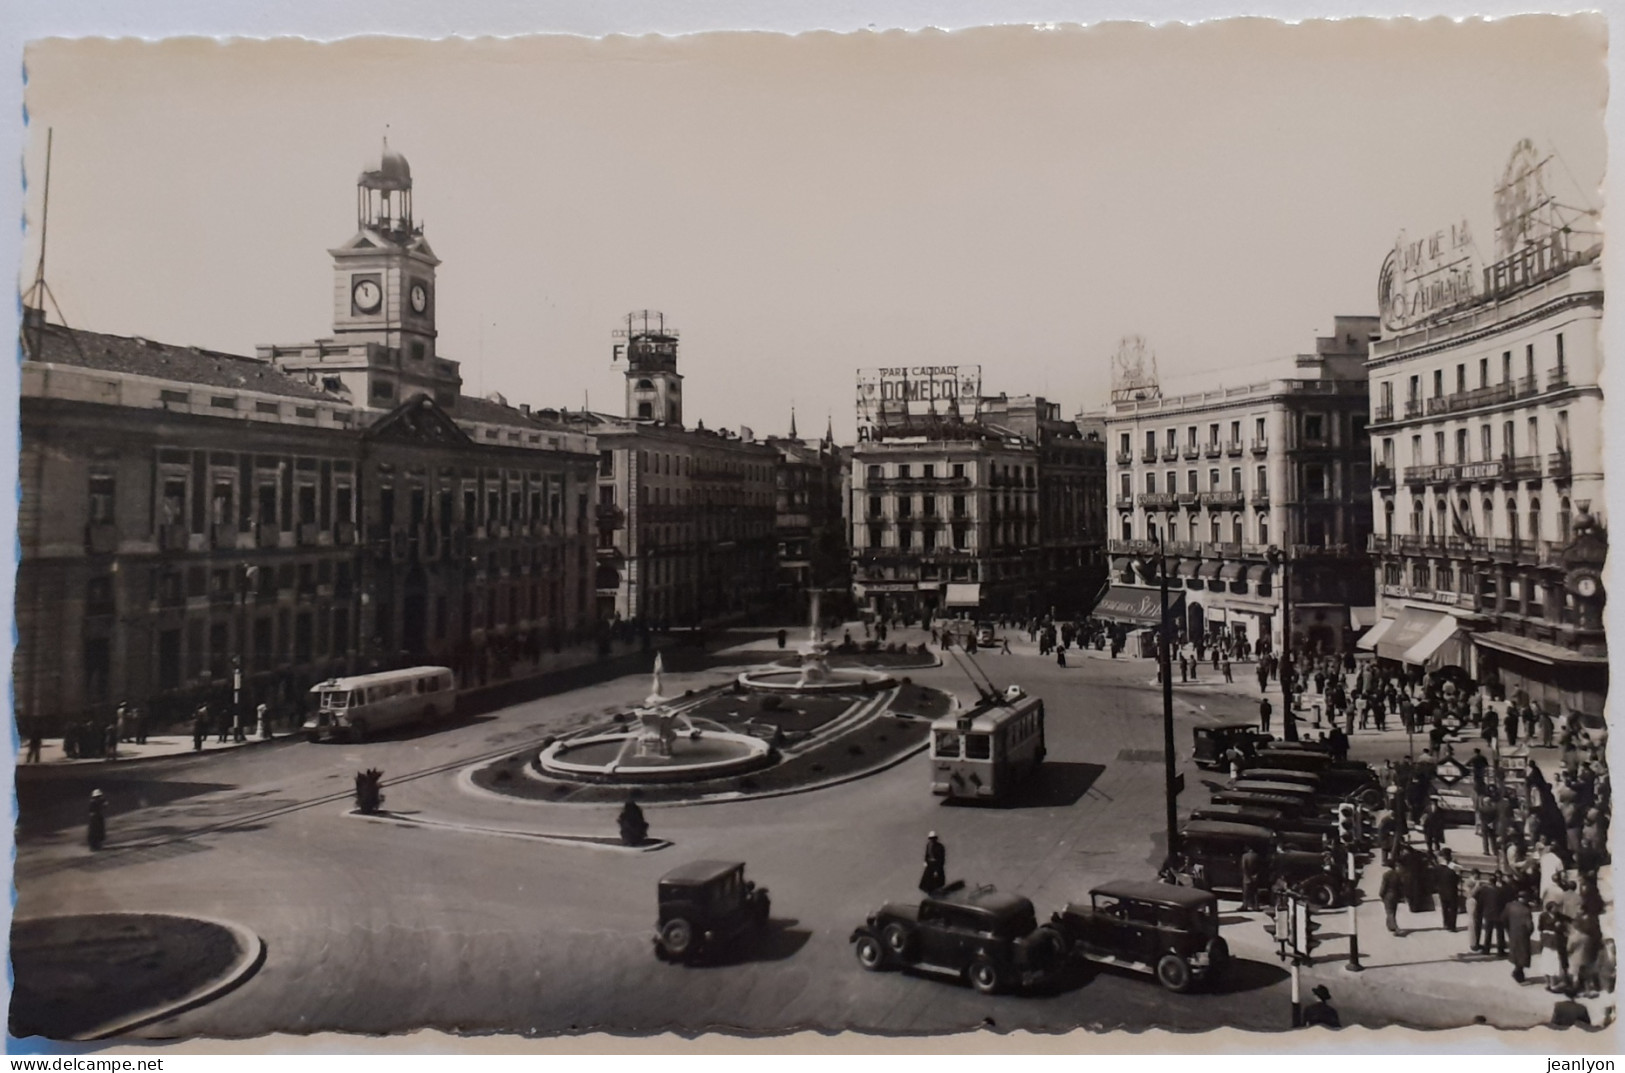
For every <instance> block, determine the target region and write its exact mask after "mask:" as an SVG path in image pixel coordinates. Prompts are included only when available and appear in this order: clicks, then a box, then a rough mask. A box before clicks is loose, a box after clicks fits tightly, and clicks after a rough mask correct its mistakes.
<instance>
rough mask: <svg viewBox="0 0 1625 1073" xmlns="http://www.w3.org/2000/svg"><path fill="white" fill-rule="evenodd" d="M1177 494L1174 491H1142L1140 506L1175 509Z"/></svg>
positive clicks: (1150, 508)
mask: <svg viewBox="0 0 1625 1073" xmlns="http://www.w3.org/2000/svg"><path fill="white" fill-rule="evenodd" d="M1175 502H1176V499H1175V496H1174V494H1173V493H1172V492H1141V493H1140V506H1142V507H1144V508H1145V509H1146V510H1173V509H1174V503H1175Z"/></svg>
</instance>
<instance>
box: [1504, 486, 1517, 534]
mask: <svg viewBox="0 0 1625 1073" xmlns="http://www.w3.org/2000/svg"><path fill="white" fill-rule="evenodd" d="M1507 538H1508V539H1509V540H1513V541H1516V540H1517V539H1518V501H1517V500H1516V499H1514V498H1513V497H1512V496H1507Z"/></svg>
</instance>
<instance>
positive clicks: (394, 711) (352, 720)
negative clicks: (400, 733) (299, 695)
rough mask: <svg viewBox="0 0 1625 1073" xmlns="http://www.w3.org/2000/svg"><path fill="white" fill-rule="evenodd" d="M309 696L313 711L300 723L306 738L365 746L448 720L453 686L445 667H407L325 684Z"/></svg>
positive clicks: (454, 702)
mask: <svg viewBox="0 0 1625 1073" xmlns="http://www.w3.org/2000/svg"><path fill="white" fill-rule="evenodd" d="M310 695H311V700H312V707H313V709H314V711H312V713H311V714H310V716H309V717H308V718H307V719H306V720H305V726H304V730H305V736H306V737H307V738H309V739H310V740H311V741H320V740H322V739H323V738H340V737H342V738H345V739H347V740H349V741H365V740H366V738H367V735H369V734H376V733H378V732H379V731H384V730H394V729H396V728H399V727H404V726H410V725H411V724H413V723H420V722H422V723H428V722H433V721H435V720H437V719H448V718H450V717H451V714H452V711H453V710H454V709H455V708H456V705H457V684H456V682H455V681H454V680H453V678H452V674H451V668H449V667H408V668H406V669H405V670H401V671H380V672H379V673H377V674H358V675H355V676H354V677H351V678H329V679H328V680H327V681H325V682H320V683H318V684H316V685H314V686H311V687H310Z"/></svg>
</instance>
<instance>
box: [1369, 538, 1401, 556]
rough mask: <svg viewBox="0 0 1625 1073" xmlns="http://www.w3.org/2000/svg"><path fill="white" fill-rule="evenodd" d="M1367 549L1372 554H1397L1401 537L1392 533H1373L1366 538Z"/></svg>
mask: <svg viewBox="0 0 1625 1073" xmlns="http://www.w3.org/2000/svg"><path fill="white" fill-rule="evenodd" d="M1365 550H1366V551H1367V552H1369V553H1371V554H1372V555H1385V554H1397V553H1398V551H1399V538H1398V537H1397V536H1395V535H1394V534H1392V533H1371V534H1369V535H1367V536H1366V538H1365Z"/></svg>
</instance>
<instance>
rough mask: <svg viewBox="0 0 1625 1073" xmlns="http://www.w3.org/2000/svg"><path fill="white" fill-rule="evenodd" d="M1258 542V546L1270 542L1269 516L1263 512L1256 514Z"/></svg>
mask: <svg viewBox="0 0 1625 1073" xmlns="http://www.w3.org/2000/svg"><path fill="white" fill-rule="evenodd" d="M1258 542H1259V543H1260V544H1268V543H1269V542H1270V516H1269V515H1268V514H1265V513H1264V512H1263V511H1259V512H1258Z"/></svg>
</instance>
